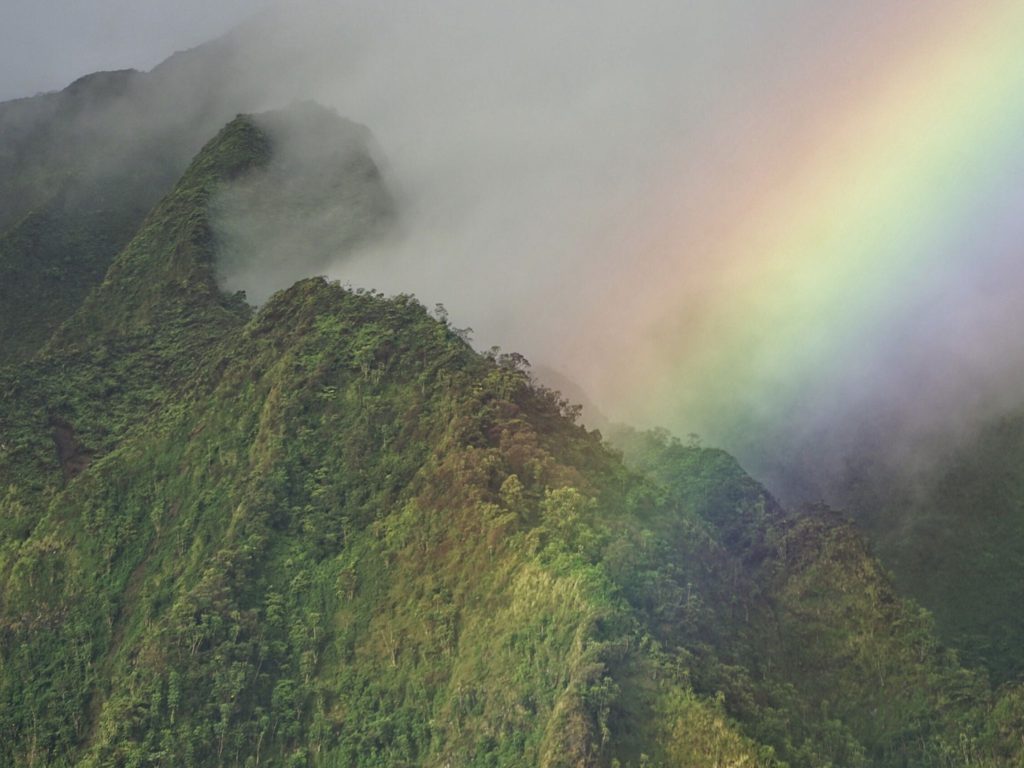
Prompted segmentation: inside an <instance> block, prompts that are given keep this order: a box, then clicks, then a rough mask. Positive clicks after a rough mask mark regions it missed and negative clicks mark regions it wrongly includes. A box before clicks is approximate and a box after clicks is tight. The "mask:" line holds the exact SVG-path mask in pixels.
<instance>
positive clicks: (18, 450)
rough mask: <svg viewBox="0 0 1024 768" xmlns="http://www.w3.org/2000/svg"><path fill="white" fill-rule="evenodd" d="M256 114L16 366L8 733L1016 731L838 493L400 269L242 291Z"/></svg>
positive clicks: (409, 754)
mask: <svg viewBox="0 0 1024 768" xmlns="http://www.w3.org/2000/svg"><path fill="white" fill-rule="evenodd" d="M307 117H308V115H307ZM298 119H299V120H302V119H303V118H302V117H301V116H300V117H299V118H298ZM315 119H318V118H315ZM270 122H273V121H272V120H271V121H270ZM268 124H269V123H268V121H267V120H263V121H261V120H260V119H258V118H256V119H253V118H249V117H240V118H237V119H236V120H234V121H232V122H231V123H229V124H228V125H227V126H226V127H224V128H223V129H222V130H220V132H219V133H218V134H217V136H216V137H215V138H214V139H213V140H212V141H211V142H209V143H208V144H207V145H206V147H205V148H204V149H203V150H202V151H201V152H200V153H199V154H198V156H197V157H196V158H195V159H194V160H193V161H192V163H191V165H190V166H189V168H188V170H187V171H186V172H185V173H184V175H183V176H182V178H181V179H180V180H179V181H178V183H177V184H176V185H175V187H174V189H173V190H172V191H171V192H170V193H169V194H168V195H167V196H166V197H164V198H163V200H162V201H161V202H159V204H157V205H156V207H155V208H154V209H153V211H152V212H151V213H150V214H149V215H148V216H147V217H146V219H145V222H144V224H143V225H142V226H141V228H140V229H139V231H138V232H137V233H136V235H135V236H134V237H133V239H132V241H131V242H130V243H129V244H128V245H127V247H126V248H125V249H124V250H123V251H121V252H120V254H119V255H118V256H117V257H116V258H115V259H114V260H113V262H112V263H111V266H110V268H109V269H108V270H107V273H106V275H105V277H104V279H103V280H102V282H101V283H99V284H98V285H97V286H95V287H94V288H93V290H92V291H91V293H90V294H89V297H88V298H87V299H86V300H85V301H84V302H83V303H82V304H81V306H80V307H79V308H78V309H77V310H76V311H75V312H74V314H73V315H72V316H71V317H70V319H68V320H67V321H66V322H64V323H63V324H62V325H61V327H60V329H59V330H58V331H57V333H56V334H55V335H54V336H53V337H52V338H50V340H49V341H48V342H47V343H46V345H45V346H44V347H43V349H42V350H41V351H40V352H38V353H36V354H35V355H33V356H32V357H31V358H30V359H28V360H26V361H22V362H20V363H19V364H18V365H16V366H7V367H3V368H0V479H2V482H0V764H6V765H13V766H35V765H53V766H62V765H63V766H70V765H81V766H108V765H154V766H155V765H166V766H172V765H173V766H180V765H185V766H220V765H231V766H236V765H237V766H250V765H252V766H256V765H293V766H296V765H304V766H305V765H309V766H332V765H345V766H384V765H387V766H394V765H425V766H439V767H440V766H448V765H452V766H454V765H469V766H522V765H538V766H615V765H618V766H653V765H664V766H670V765H671V766H707V765H723V766H726V765H729V766H733V765H734V766H741V765H746V766H755V765H761V766H779V765H792V766H807V767H808V768H810V767H811V766H825V765H836V766H840V765H842V766H866V765H879V766H932V765H933V766H952V765H988V766H996V765H1004V766H1012V765H1019V764H1020V761H1021V760H1022V758H1024V756H1022V753H1021V749H1022V745H1021V744H1020V741H1019V733H1020V732H1021V731H1020V728H1021V725H1022V724H1024V695H1022V694H1021V691H1020V690H1014V689H1011V690H1008V691H1005V692H1002V693H1001V694H1000V695H999V696H997V695H996V694H994V693H993V692H992V691H991V690H990V689H989V687H988V685H987V683H986V681H985V678H984V676H983V675H981V674H979V673H977V672H973V671H970V670H967V669H964V668H962V667H961V666H960V665H959V664H958V662H957V660H956V658H955V656H954V655H952V654H951V653H949V652H947V651H945V650H943V649H942V648H941V647H940V646H939V645H938V644H937V642H936V640H935V637H934V633H933V632H932V627H931V623H930V620H929V618H928V616H927V615H926V614H923V613H922V612H921V611H920V610H919V609H918V608H917V607H916V606H914V605H913V604H911V603H909V602H907V601H905V600H903V599H901V598H900V597H898V596H897V595H896V593H895V592H894V591H893V589H892V587H891V585H890V583H889V581H888V579H887V577H886V575H885V574H884V572H882V570H881V569H880V567H879V566H878V563H877V562H876V561H875V560H874V558H873V557H871V555H870V553H869V552H868V550H867V548H866V546H865V544H864V542H863V540H862V539H861V538H860V537H859V536H858V535H857V534H856V533H855V532H854V530H853V529H852V528H851V527H850V526H849V525H848V524H847V523H845V522H844V521H843V520H842V519H840V518H839V517H837V516H836V515H834V514H833V513H830V512H828V511H827V510H821V509H815V510H810V511H808V512H807V513H801V514H793V513H789V512H787V511H785V510H783V509H782V508H781V507H780V506H779V505H778V504H777V503H776V502H775V501H774V500H773V499H772V498H771V496H770V495H769V494H768V493H767V492H766V491H765V490H764V489H763V488H761V487H760V486H759V485H758V484H757V483H755V482H754V481H753V480H752V479H751V478H750V477H749V476H747V475H746V474H745V473H744V472H743V470H742V469H741V468H740V467H739V466H738V465H737V464H736V462H735V461H734V460H732V459H731V457H729V456H728V455H727V454H725V453H723V452H721V451H714V450H706V449H700V448H696V447H685V446H682V445H680V444H679V443H677V442H675V441H672V440H670V439H668V438H666V437H665V436H663V435H658V434H637V433H629V434H626V435H623V436H622V437H621V438H620V443H621V444H622V446H623V450H624V454H623V455H621V456H620V455H619V454H618V453H616V452H615V451H613V450H611V449H609V448H608V447H607V446H606V445H605V444H604V443H603V442H602V441H601V439H600V437H599V435H597V434H596V433H592V432H588V431H586V430H585V429H583V428H582V427H580V426H578V425H576V424H575V423H574V421H573V418H572V411H573V409H572V408H571V407H569V406H568V405H567V404H566V403H565V402H563V401H561V400H560V398H559V397H558V396H557V395H556V394H554V393H553V392H551V391H549V390H546V389H543V388H540V387H537V386H535V385H533V384H532V383H531V381H530V377H529V375H528V373H527V372H526V371H524V370H523V367H522V361H521V359H520V358H519V357H518V356H514V355H512V356H499V355H496V354H495V355H479V354H477V353H475V352H474V351H473V350H472V349H471V348H470V347H469V346H468V345H467V344H466V343H465V341H464V340H463V339H462V338H461V336H460V334H459V333H458V332H457V331H455V330H453V329H452V328H450V327H448V325H447V324H446V323H445V322H442V321H439V320H436V319H433V318H431V317H430V316H429V315H428V314H427V312H426V311H425V310H424V309H423V307H421V306H420V305H419V304H418V303H417V302H416V301H415V300H414V299H412V298H411V297H403V296H400V297H396V298H393V299H385V298H383V297H381V296H379V295H377V294H375V293H373V292H362V291H352V290H346V289H343V288H341V287H340V286H338V285H332V284H329V283H327V282H326V281H324V280H322V279H308V280H303V281H300V282H299V283H297V284H295V285H294V286H293V287H292V288H290V289H288V290H287V291H284V292H281V293H278V294H276V295H275V296H273V297H272V298H271V299H270V300H269V301H267V302H266V304H265V305H264V306H263V307H262V308H261V309H260V311H259V312H258V313H256V314H255V315H253V312H252V310H251V309H250V308H249V307H248V306H247V305H246V304H245V303H244V302H242V301H240V300H239V298H238V297H236V296H231V295H228V294H225V293H223V292H222V291H221V290H220V289H219V288H218V285H217V279H216V278H217V269H218V258H219V257H220V251H219V250H218V238H217V237H216V235H215V227H214V223H213V222H214V220H215V217H216V213H217V211H216V208H217V201H218V200H220V199H222V198H221V197H220V195H221V194H222V193H223V192H224V191H225V190H226V189H228V190H229V189H232V188H235V185H239V184H241V185H243V186H244V184H245V181H246V179H252V178H256V177H258V175H259V174H260V173H262V172H264V171H265V170H267V169H269V168H271V166H272V164H273V162H274V153H275V143H274V140H273V135H272V133H273V132H272V130H270V129H268V128H267V127H265V126H266V125H268ZM343 130H344V129H343ZM364 171H366V167H365V165H363V164H358V163H357V164H356V165H355V166H354V171H353V172H355V173H362V172H364ZM358 188H360V189H364V190H365V189H366V188H364V187H358ZM286 199H287V200H289V201H290V203H289V205H295V206H297V210H296V216H298V217H299V220H301V216H302V214H303V209H304V207H305V204H304V203H303V202H302V201H303V196H302V195H294V196H286ZM351 204H352V205H353V206H354V207H355V208H359V207H360V206H363V205H366V206H367V210H377V207H376V205H375V204H374V203H373V202H372V201H369V202H368V201H366V200H358V201H352V202H351ZM347 220H348V219H346V221H347ZM354 220H362V218H361V217H356V219H354ZM242 255H244V254H243V253H235V254H234V257H240V256H242Z"/></svg>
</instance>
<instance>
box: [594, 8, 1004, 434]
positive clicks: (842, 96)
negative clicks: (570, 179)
mask: <svg viewBox="0 0 1024 768" xmlns="http://www.w3.org/2000/svg"><path fill="white" fill-rule="evenodd" d="M922 5H926V4H922ZM931 10H932V11H933V13H932V15H931V17H930V19H929V24H928V25H927V26H926V28H924V29H922V30H909V31H908V30H902V31H901V33H900V34H901V36H902V39H901V40H899V41H890V42H892V43H893V44H892V45H891V46H890V48H889V49H888V50H887V51H885V52H884V53H885V55H884V57H883V56H882V52H880V51H878V50H872V51H869V52H868V53H869V55H870V56H876V55H877V56H878V57H879V58H884V65H883V66H874V67H872V66H871V62H868V61H865V62H864V67H863V71H864V73H865V75H864V78H863V80H862V82H860V83H859V85H858V87H856V88H849V89H840V92H839V93H837V94H835V95H832V94H828V93H824V94H821V93H818V94H812V95H810V96H807V97H806V98H805V103H803V104H793V103H785V102H784V103H782V104H779V105H776V107H775V108H778V109H794V110H803V112H804V119H805V123H806V124H807V125H810V126H812V130H809V131H807V135H804V136H803V137H802V138H801V140H800V142H799V146H798V147H796V148H795V149H792V148H791V150H790V152H789V153H788V154H787V155H786V156H785V157H774V158H770V162H768V163H767V167H768V168H770V170H769V171H767V172H766V173H765V175H764V176H765V177H764V178H761V179H758V180H756V183H754V184H753V185H752V186H753V187H754V194H753V195H751V194H750V193H749V192H748V190H746V189H743V188H742V185H740V186H739V187H738V186H737V183H736V182H737V179H731V180H730V183H731V184H732V185H733V188H732V189H731V190H723V189H721V188H715V184H716V182H715V181H713V180H712V181H708V180H704V181H703V182H701V181H698V182H697V185H696V188H695V189H693V188H688V189H687V190H686V191H685V192H684V193H680V194H679V196H678V198H679V200H683V199H684V198H685V204H684V203H683V202H680V203H679V205H678V207H677V208H675V209H673V206H672V204H671V202H670V203H669V204H667V205H664V206H662V208H663V210H664V212H665V213H664V214H663V215H664V219H663V220H662V221H659V222H654V223H653V224H651V223H650V222H648V225H649V228H648V229H647V230H646V231H645V232H644V233H643V235H641V236H640V237H638V239H637V241H638V242H642V243H643V245H642V246H639V247H640V248H641V249H642V251H643V252H642V253H638V254H633V255H634V256H635V257H636V259H635V260H634V261H632V262H631V266H630V267H629V268H627V269H625V270H623V272H622V273H621V274H620V275H618V279H617V280H616V281H615V282H616V285H615V287H614V288H613V289H611V290H610V291H609V293H608V296H607V298H606V300H605V302H604V305H603V308H602V310H601V313H602V315H603V316H605V318H607V317H608V314H609V310H608V308H609V307H619V308H621V309H620V310H617V311H616V312H615V313H614V317H615V318H616V320H615V323H616V324H618V325H620V326H621V327H619V328H618V329H617V332H616V337H617V338H619V339H620V340H622V345H623V347H624V349H623V351H622V354H619V355H614V356H612V357H614V358H615V359H616V360H617V371H610V370H603V371H596V370H592V371H591V373H592V376H591V379H590V384H589V385H590V386H591V387H593V388H595V389H596V390H598V391H597V392H596V394H597V398H598V399H599V400H600V401H604V402H610V403H612V404H613V408H612V410H613V412H615V413H617V414H619V415H621V416H623V417H625V418H626V419H628V420H631V421H634V422H638V423H642V424H643V423H657V422H659V421H660V422H665V421H666V414H668V419H667V420H668V422H669V423H670V424H671V425H672V426H673V428H676V429H683V430H690V429H693V430H695V431H704V433H705V434H707V433H709V432H710V433H715V431H716V430H715V427H714V426H713V425H714V424H715V423H718V422H722V420H723V419H724V420H728V419H729V418H730V416H729V414H735V413H738V412H743V411H748V412H749V411H751V410H758V411H764V410H767V409H770V410H778V409H780V408H781V409H790V410H792V409H793V408H796V409H799V407H800V403H801V398H803V397H805V396H806V393H807V390H808V386H810V383H812V382H818V383H820V382H821V380H822V376H823V375H824V374H823V372H824V371H828V372H829V373H828V375H829V376H832V377H841V376H845V375H858V370H859V369H862V368H863V367H864V366H867V365H870V364H871V361H872V360H875V361H877V360H878V359H880V355H881V352H880V350H883V349H886V348H890V349H889V352H890V353H892V352H893V350H892V349H891V346H892V345H893V344H894V343H895V341H894V340H893V339H894V338H895V337H894V335H893V334H892V333H891V332H890V331H891V329H892V328H893V324H894V323H898V322H900V318H901V316H905V315H906V314H907V313H911V312H912V311H913V308H915V307H917V308H920V307H921V306H927V303H928V301H929V300H930V298H929V297H931V296H941V295H942V290H941V288H942V286H946V287H948V286H950V285H955V284H956V283H957V282H958V281H962V280H965V279H969V277H970V274H971V273H972V272H973V271H976V270H979V269H983V268H984V265H985V263H986V262H987V261H993V260H997V259H1005V258H1007V256H1008V254H1007V248H1008V247H1009V245H1008V243H1013V242H1016V244H1017V245H1018V246H1019V248H1018V251H1017V254H1019V255H1020V256H1022V257H1024V221H1021V210H1020V206H1019V202H1020V199H1019V198H1018V200H1017V201H1016V202H1017V203H1018V205H1017V207H1016V208H1014V207H1013V206H1010V205H1008V204H1007V201H1006V199H1005V197H1006V192H1007V189H1008V188H1011V187H1012V186H1013V183H1014V175H1017V176H1019V177H1020V178H1019V179H1016V181H1017V182H1018V187H1017V188H1018V189H1020V188H1022V187H1024V2H1022V1H1021V0H974V1H972V2H969V3H965V2H946V3H939V4H934V6H933V8H932V9H931ZM761 106H763V105H761ZM808 110H810V113H808ZM757 122H758V115H757V114H756V112H755V113H752V114H749V115H747V116H746V119H745V121H744V127H745V129H746V130H756V128H757ZM719 150H720V151H722V152H728V151H729V149H728V142H723V146H722V147H720V148H719ZM702 183H703V184H704V185H705V187H706V188H703V189H702V187H701V184H702ZM705 193H706V194H705ZM664 194H665V195H666V196H667V199H669V200H670V201H671V200H673V197H674V194H675V193H674V191H673V189H672V188H671V185H670V187H669V189H668V190H666V191H665V192H664ZM701 199H704V200H706V201H708V202H707V206H706V207H704V208H702V207H701V203H700V201H701ZM695 201H696V202H695ZM1007 230H1013V231H1014V233H1015V237H1014V238H1010V237H1006V236H1005V235H1006V232H1007ZM652 233H654V234H652ZM1000 235H1004V236H1000ZM1018 236H1019V238H1020V239H1019V240H1018V239H1016V237H1018ZM645 238H646V239H645ZM634 268H635V272H636V274H630V270H631V269H634ZM593 320H594V322H595V324H597V325H601V321H600V320H599V319H597V318H593ZM605 324H606V325H607V324H608V323H607V319H606V320H605ZM626 347H628V349H625V348H626ZM896 353H897V354H898V350H897V351H896Z"/></svg>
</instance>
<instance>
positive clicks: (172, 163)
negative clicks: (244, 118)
mask: <svg viewBox="0 0 1024 768" xmlns="http://www.w3.org/2000/svg"><path fill="white" fill-rule="evenodd" d="M242 34H254V32H252V31H246V30H241V31H238V32H235V33H233V34H231V35H228V36H226V37H224V38H222V39H219V40H216V41H213V42H210V43H207V44H205V45H202V46H200V47H198V48H195V49H193V50H191V51H185V52H182V53H179V54H175V55H174V56H172V57H171V58H170V59H168V60H167V61H165V62H164V63H163V64H161V65H160V66H158V67H157V68H156V69H154V70H153V71H152V72H148V73H142V72H136V71H133V70H124V71H118V72H97V73H94V74H91V75H87V76H86V77H83V78H80V79H79V80H76V81H75V82H74V83H72V84H71V85H69V86H68V87H67V88H65V89H64V90H62V91H60V92H56V93H47V94H40V95H37V96H34V97H31V98H25V99H18V100H15V101H10V102H5V103H0V364H2V363H3V362H4V361H15V360H24V359H27V358H28V357H30V356H31V355H32V354H34V353H35V352H37V351H38V349H39V347H40V346H41V345H42V344H43V343H44V342H45V341H46V339H47V338H48V336H49V335H50V334H51V333H52V332H53V331H54V330H55V329H56V328H57V327H58V326H59V325H60V324H61V323H63V322H64V321H65V320H67V319H68V318H69V317H70V315H71V314H72V313H73V312H74V311H75V309H76V308H77V306H78V305H79V304H80V303H81V301H82V300H83V299H84V298H85V297H86V296H87V295H88V293H89V291H90V289H91V288H92V287H93V286H95V285H96V284H97V283H99V282H100V280H102V279H103V276H104V274H105V273H106V271H107V269H108V267H109V266H110V264H111V262H112V261H113V259H114V257H115V256H116V255H117V254H118V252H119V251H121V250H122V249H123V248H124V247H125V245H126V244H127V243H128V241H129V240H130V239H131V238H132V236H133V235H134V234H135V232H136V231H137V230H138V228H139V226H140V225H141V224H142V221H143V218H144V217H145V216H146V214H147V213H149V211H150V210H151V209H152V208H153V206H154V205H155V204H156V203H157V202H158V201H159V200H160V199H161V198H163V197H164V195H166V194H167V193H168V192H170V190H171V188H172V187H173V186H174V184H175V183H176V181H177V180H178V178H179V177H180V176H181V174H182V173H183V172H184V171H185V169H186V168H187V166H188V164H189V162H190V161H191V159H192V158H193V156H194V155H195V154H196V153H197V152H198V151H199V150H200V149H201V148H202V146H203V145H204V144H205V143H206V141H207V140H208V139H209V138H210V137H211V136H212V135H213V134H214V133H216V132H217V131H218V130H219V129H220V128H221V127H222V126H223V125H224V124H225V123H226V122H227V121H228V120H230V119H231V118H233V117H234V116H235V115H236V114H238V113H240V112H252V111H255V110H262V109H266V108H267V106H268V105H274V104H276V103H285V99H284V98H283V97H282V95H281V94H274V93H272V92H271V91H270V89H269V88H268V87H266V82H267V78H266V77H265V75H266V74H267V73H266V72H265V71H264V69H262V68H261V67H263V68H265V67H267V66H272V62H271V63H269V64H268V63H267V62H266V61H264V60H263V58H261V57H255V58H252V57H247V56H246V54H245V53H244V52H243V47H241V46H239V44H238V43H239V36H240V35H242ZM261 62H262V63H261ZM288 98H289V99H291V98H294V96H293V95H292V94H289V96H288Z"/></svg>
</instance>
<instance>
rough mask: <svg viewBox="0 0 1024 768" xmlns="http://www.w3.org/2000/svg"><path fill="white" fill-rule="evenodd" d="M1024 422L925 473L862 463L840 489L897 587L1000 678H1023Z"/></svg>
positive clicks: (987, 433) (1006, 422)
mask: <svg viewBox="0 0 1024 768" xmlns="http://www.w3.org/2000/svg"><path fill="white" fill-rule="evenodd" d="M1022 467H1024V416H1022V415H1021V414H1010V415H1007V416H1004V417H1002V418H999V419H996V420H994V421H992V422H991V423H988V424H986V425H985V426H984V427H983V428H982V429H980V430H978V431H977V433H976V434H973V435H972V436H970V437H969V438H968V439H963V440H960V441H959V442H957V443H954V444H952V445H951V447H950V450H949V451H948V452H947V454H946V455H943V456H941V457H939V458H938V459H936V460H935V461H934V462H932V463H929V464H926V465H925V466H923V467H921V468H917V469H914V470H909V471H908V470H906V469H904V468H901V467H899V466H896V465H887V464H884V463H883V464H881V465H879V464H878V463H865V464H854V465H852V467H851V471H850V473H849V475H848V476H846V477H844V478H842V482H840V483H839V484H838V487H836V488H835V495H836V496H837V497H838V498H841V499H842V500H843V502H844V504H846V505H847V506H848V507H849V508H850V509H851V510H852V511H855V512H856V513H857V516H858V519H859V520H861V521H862V523H863V525H864V527H865V529H866V530H867V531H868V532H869V534H870V535H871V537H872V539H873V540H874V541H875V542H876V543H877V548H878V552H879V555H880V557H882V558H883V559H884V561H885V562H886V563H887V564H889V565H890V567H891V568H892V570H893V572H894V575H895V579H896V583H897V585H898V586H899V587H900V588H901V589H903V590H905V591H906V592H907V593H908V594H912V595H914V596H915V597H916V598H917V599H918V600H920V601H921V602H922V603H923V604H924V605H926V606H927V607H928V608H929V610H931V611H933V612H934V614H935V618H936V623H937V626H938V628H939V631H940V635H941V636H942V638H943V639H944V640H945V641H946V642H947V643H949V644H951V645H954V646H955V647H957V648H958V649H960V650H961V653H962V655H963V656H964V658H965V659H966V660H968V661H969V662H971V663H972V664H977V665H981V666H984V667H985V668H987V669H988V670H989V673H990V675H991V677H992V679H993V680H995V681H998V682H1004V681H1013V680H1021V679H1024V612H1022V611H1021V606H1022V605H1024V578H1022V574H1024V514H1022V510H1024V473H1022V471H1021V468H1022Z"/></svg>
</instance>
